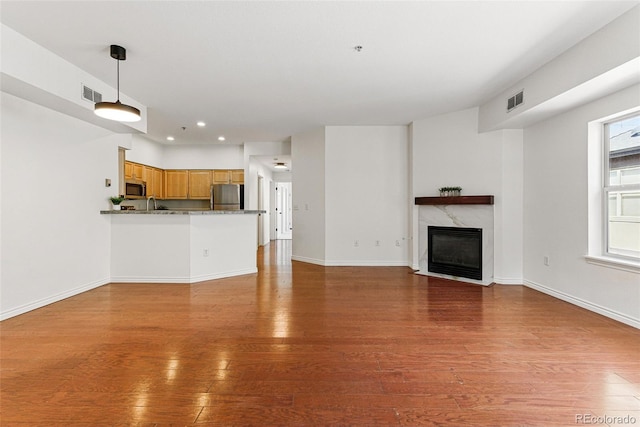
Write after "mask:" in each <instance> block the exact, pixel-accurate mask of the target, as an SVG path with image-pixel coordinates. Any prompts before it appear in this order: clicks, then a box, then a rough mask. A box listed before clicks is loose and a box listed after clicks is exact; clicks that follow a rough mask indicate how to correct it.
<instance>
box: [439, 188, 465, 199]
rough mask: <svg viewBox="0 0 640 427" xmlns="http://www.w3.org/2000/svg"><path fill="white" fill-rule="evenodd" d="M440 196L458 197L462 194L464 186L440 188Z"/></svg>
mask: <svg viewBox="0 0 640 427" xmlns="http://www.w3.org/2000/svg"><path fill="white" fill-rule="evenodd" d="M438 191H439V192H440V197H456V196H459V195H460V192H461V191H462V187H442V188H438Z"/></svg>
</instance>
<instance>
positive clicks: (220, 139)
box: [218, 135, 227, 141]
mask: <svg viewBox="0 0 640 427" xmlns="http://www.w3.org/2000/svg"><path fill="white" fill-rule="evenodd" d="M226 139H227V138H225V137H224V136H222V135H220V136H219V137H218V141H224V140H226Z"/></svg>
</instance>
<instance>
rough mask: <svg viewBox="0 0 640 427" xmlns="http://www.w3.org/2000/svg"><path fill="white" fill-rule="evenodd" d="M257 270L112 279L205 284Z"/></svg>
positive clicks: (135, 281) (125, 281)
mask: <svg viewBox="0 0 640 427" xmlns="http://www.w3.org/2000/svg"><path fill="white" fill-rule="evenodd" d="M257 272H258V269H257V268H247V269H243V270H234V271H224V272H221V273H215V274H202V275H199V276H180V277H168V276H114V277H112V278H111V282H112V283H174V284H184V283H197V282H205V281H207V280H215V279H224V278H226V277H234V276H242V275H245V274H254V273H257Z"/></svg>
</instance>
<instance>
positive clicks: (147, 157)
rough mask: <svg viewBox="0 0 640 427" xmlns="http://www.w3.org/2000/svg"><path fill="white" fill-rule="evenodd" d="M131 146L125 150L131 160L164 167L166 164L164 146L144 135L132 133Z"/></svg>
mask: <svg viewBox="0 0 640 427" xmlns="http://www.w3.org/2000/svg"><path fill="white" fill-rule="evenodd" d="M125 148H130V149H128V150H126V151H125V158H126V159H127V160H128V161H130V162H136V163H142V164H143V165H148V166H154V167H157V168H162V166H161V165H163V164H164V147H163V146H162V145H160V144H158V143H157V142H155V141H151V140H150V139H147V138H146V137H144V136H142V135H131V143H130V144H129V147H125Z"/></svg>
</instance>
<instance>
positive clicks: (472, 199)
mask: <svg viewBox="0 0 640 427" xmlns="http://www.w3.org/2000/svg"><path fill="white" fill-rule="evenodd" d="M415 204H416V205H492V204H493V196H451V197H416V200H415Z"/></svg>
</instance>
